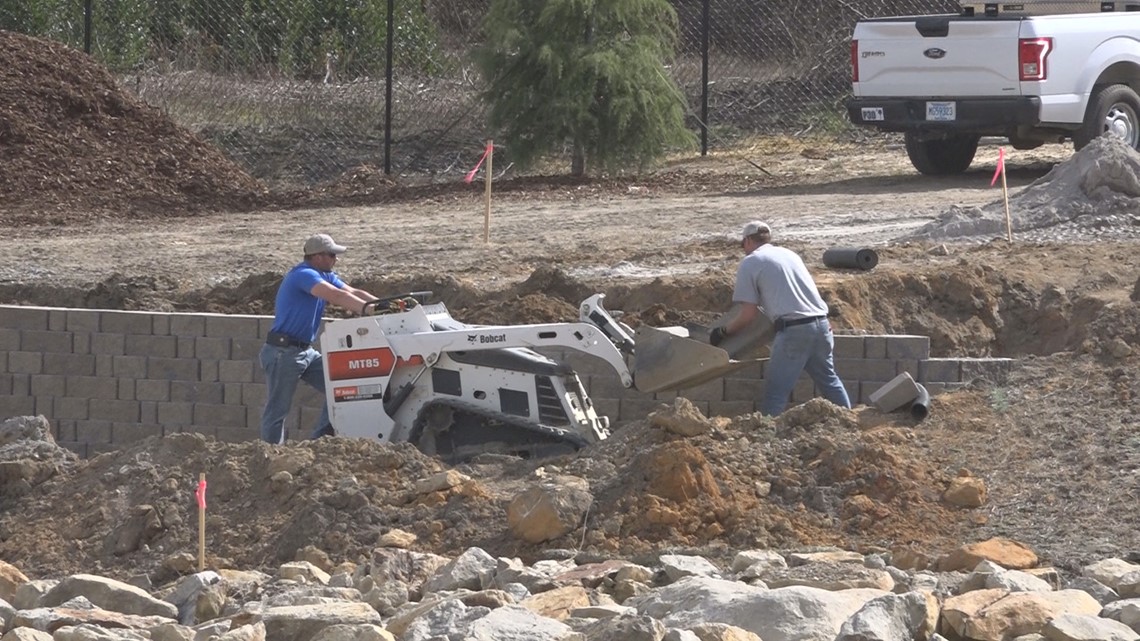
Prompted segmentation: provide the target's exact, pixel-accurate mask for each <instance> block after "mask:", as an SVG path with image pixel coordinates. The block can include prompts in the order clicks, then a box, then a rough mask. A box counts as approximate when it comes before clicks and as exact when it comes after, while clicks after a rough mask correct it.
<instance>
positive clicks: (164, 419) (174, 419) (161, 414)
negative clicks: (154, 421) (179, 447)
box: [157, 403, 194, 429]
mask: <svg viewBox="0 0 1140 641" xmlns="http://www.w3.org/2000/svg"><path fill="white" fill-rule="evenodd" d="M157 410H158V423H159V425H162V426H163V428H164V429H165V428H167V427H170V426H186V425H193V424H194V404H193V403H159V404H158V407H157Z"/></svg>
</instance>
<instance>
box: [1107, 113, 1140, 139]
mask: <svg viewBox="0 0 1140 641" xmlns="http://www.w3.org/2000/svg"><path fill="white" fill-rule="evenodd" d="M1104 130H1105V131H1108V132H1110V133H1112V135H1113V136H1116V137H1117V138H1120V139H1121V140H1123V141H1124V142H1126V143H1128V144H1129V145H1130V146H1131V147H1133V148H1135V147H1136V143H1137V139H1136V112H1134V111H1133V110H1132V109H1130V108H1129V107H1128V106H1127V105H1121V104H1116V105H1113V106H1112V108H1110V109H1109V110H1108V113H1107V114H1105V116H1104Z"/></svg>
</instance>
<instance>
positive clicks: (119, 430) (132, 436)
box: [111, 422, 162, 445]
mask: <svg viewBox="0 0 1140 641" xmlns="http://www.w3.org/2000/svg"><path fill="white" fill-rule="evenodd" d="M152 436H162V428H161V427H159V426H158V425H153V424H152V425H148V424H146V423H142V422H134V423H112V424H111V442H112V443H114V444H115V445H133V444H135V443H138V442H139V441H142V440H144V439H147V438H150V437H152Z"/></svg>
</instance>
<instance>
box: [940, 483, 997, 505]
mask: <svg viewBox="0 0 1140 641" xmlns="http://www.w3.org/2000/svg"><path fill="white" fill-rule="evenodd" d="M942 499H943V500H945V501H946V502H947V503H950V504H951V505H957V506H958V507H979V506H981V505H983V504H984V503H985V502H986V483H985V481H983V480H982V479H980V478H977V477H974V476H965V477H964V476H956V477H954V478H953V479H952V480H951V481H950V487H948V488H946V492H945V493H943V494H942Z"/></svg>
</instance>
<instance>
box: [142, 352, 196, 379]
mask: <svg viewBox="0 0 1140 641" xmlns="http://www.w3.org/2000/svg"><path fill="white" fill-rule="evenodd" d="M137 378H154V379H166V380H170V381H194V380H198V361H196V360H194V359H190V358H148V359H147V371H146V375H145V376H139V377H137Z"/></svg>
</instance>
